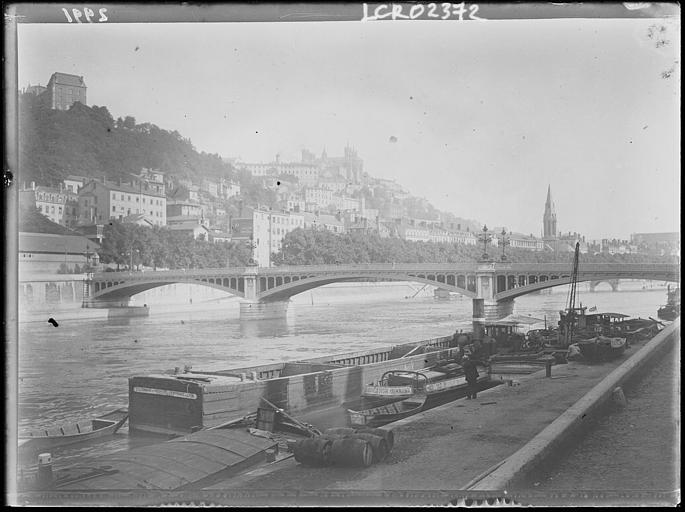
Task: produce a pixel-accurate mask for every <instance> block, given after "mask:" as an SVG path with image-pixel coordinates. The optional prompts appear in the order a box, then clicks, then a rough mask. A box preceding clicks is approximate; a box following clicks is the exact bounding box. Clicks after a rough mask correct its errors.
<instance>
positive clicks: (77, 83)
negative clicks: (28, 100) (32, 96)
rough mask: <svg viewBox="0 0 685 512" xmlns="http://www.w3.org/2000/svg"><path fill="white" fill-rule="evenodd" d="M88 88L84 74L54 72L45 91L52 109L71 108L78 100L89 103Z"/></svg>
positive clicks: (84, 103)
mask: <svg viewBox="0 0 685 512" xmlns="http://www.w3.org/2000/svg"><path fill="white" fill-rule="evenodd" d="M86 89H87V87H86V83H85V82H84V81H83V77H82V76H77V75H70V74H68V73H53V74H52V76H51V77H50V81H49V82H48V86H47V90H46V91H45V92H46V94H47V100H48V104H49V105H50V108H51V109H53V110H69V108H70V107H71V106H72V105H73V104H74V103H75V102H77V101H78V102H80V103H82V104H83V105H87V103H86Z"/></svg>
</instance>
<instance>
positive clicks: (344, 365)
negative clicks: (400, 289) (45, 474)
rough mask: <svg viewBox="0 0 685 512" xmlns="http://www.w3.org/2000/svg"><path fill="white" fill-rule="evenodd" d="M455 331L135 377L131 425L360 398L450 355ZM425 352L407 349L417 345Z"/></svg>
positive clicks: (165, 426) (208, 422) (181, 430)
mask: <svg viewBox="0 0 685 512" xmlns="http://www.w3.org/2000/svg"><path fill="white" fill-rule="evenodd" d="M451 343H452V337H451V336H444V337H441V338H435V339H431V340H428V341H424V342H421V343H409V344H406V345H398V346H395V347H391V348H386V349H380V350H374V351H365V352H357V353H352V354H344V355H341V356H333V357H328V358H325V357H324V358H316V359H309V360H306V361H298V362H294V363H279V364H272V365H267V366H263V367H252V368H242V369H234V370H226V371H220V372H200V371H197V372H196V371H193V372H192V373H184V374H180V375H146V376H134V377H131V378H129V412H130V417H129V430H130V431H131V432H135V431H145V432H152V433H159V434H171V435H179V434H185V433H189V432H193V431H197V430H203V429H206V428H211V427H216V426H218V425H221V424H223V423H226V422H229V421H231V420H235V419H239V418H241V417H243V416H246V415H248V414H252V413H254V412H255V411H256V410H257V408H258V407H259V406H260V405H261V403H262V400H261V399H262V398H265V399H266V400H268V401H269V402H271V403H273V404H274V405H276V406H277V407H280V408H282V409H284V410H286V411H288V412H290V413H294V414H299V413H303V412H309V411H314V410H317V409H321V408H326V407H331V406H336V405H338V406H340V405H342V404H343V403H345V402H349V401H351V400H356V399H359V397H360V395H361V393H362V390H363V389H364V386H366V385H367V384H370V383H373V382H376V381H378V380H379V379H380V377H381V376H382V375H383V373H385V372H387V371H389V370H419V369H422V368H425V367H426V366H431V365H434V364H435V363H436V362H437V361H439V360H441V359H446V358H448V357H450V356H451V355H452V349H451V348H450V345H451ZM422 344H423V345H425V347H426V349H425V350H424V353H416V352H414V353H413V355H408V356H406V357H402V356H404V355H405V354H408V353H409V352H410V351H411V350H412V349H415V348H416V347H417V345H422Z"/></svg>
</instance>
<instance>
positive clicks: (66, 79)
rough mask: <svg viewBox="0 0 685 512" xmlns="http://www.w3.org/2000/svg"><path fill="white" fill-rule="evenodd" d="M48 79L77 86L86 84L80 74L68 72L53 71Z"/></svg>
mask: <svg viewBox="0 0 685 512" xmlns="http://www.w3.org/2000/svg"><path fill="white" fill-rule="evenodd" d="M50 81H51V82H54V83H56V84H64V85H76V86H78V87H85V86H86V83H85V82H84V81H83V77H82V76H78V75H70V74H68V73H59V72H55V73H53V74H52V76H51V77H50Z"/></svg>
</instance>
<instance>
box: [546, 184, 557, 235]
mask: <svg viewBox="0 0 685 512" xmlns="http://www.w3.org/2000/svg"><path fill="white" fill-rule="evenodd" d="M542 233H543V237H544V238H554V237H556V236H557V214H556V212H555V208H554V202H553V201H552V187H551V185H547V201H546V202H545V213H544V215H543V216H542Z"/></svg>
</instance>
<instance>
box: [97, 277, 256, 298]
mask: <svg viewBox="0 0 685 512" xmlns="http://www.w3.org/2000/svg"><path fill="white" fill-rule="evenodd" d="M226 279H229V278H223V279H220V278H202V279H200V278H189V279H170V280H160V279H150V280H149V281H145V280H138V279H137V280H135V281H121V282H118V281H108V282H106V283H105V282H95V283H93V288H94V290H96V291H94V293H93V294H92V295H91V297H90V298H91V299H92V300H96V301H97V300H102V301H124V300H125V301H128V300H129V299H130V298H131V297H133V296H134V295H138V294H139V293H143V292H146V291H148V290H152V289H153V288H159V287H162V286H168V285H172V284H194V285H199V286H207V287H209V288H214V289H216V290H221V291H222V292H226V293H229V294H231V295H235V296H238V297H244V296H245V288H244V281H243V279H242V278H240V279H235V281H236V282H235V285H236V286H235V288H233V287H231V286H230V284H233V279H229V286H224V284H223V282H224V281H226ZM217 281H219V283H217ZM103 284H108V285H110V286H104V287H103V286H102V285H103ZM241 285H242V286H241ZM241 288H242V289H241Z"/></svg>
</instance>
